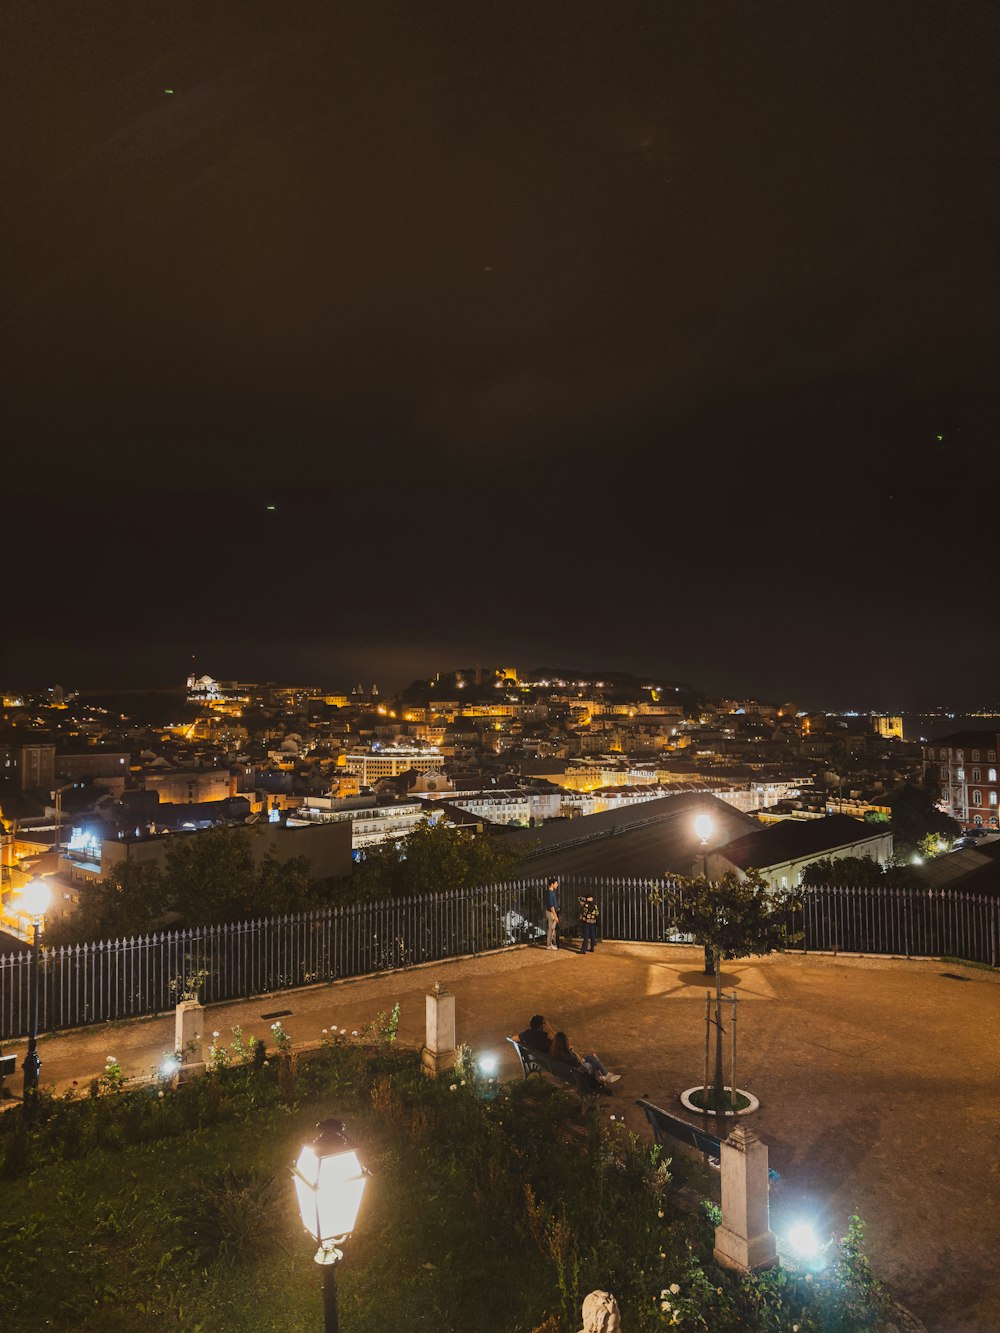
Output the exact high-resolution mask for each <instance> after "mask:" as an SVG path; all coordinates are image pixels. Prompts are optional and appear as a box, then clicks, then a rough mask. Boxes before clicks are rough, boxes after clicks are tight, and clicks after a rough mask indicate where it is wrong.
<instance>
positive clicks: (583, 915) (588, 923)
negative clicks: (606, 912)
mask: <svg viewBox="0 0 1000 1333" xmlns="http://www.w3.org/2000/svg"><path fill="white" fill-rule="evenodd" d="M600 915H601V909H600V908H599V907H598V906H597V903H595V902H594V895H593V894H592V893H588V894H587V896H586V898H581V899H580V925H581V926H582V927H583V944H582V946H581V948H580V952H581V953H586V952H587V945H588V943H589V945H590V952H591V953H593V952H594V950H595V949H596V948H597V918H598V917H599V916H600Z"/></svg>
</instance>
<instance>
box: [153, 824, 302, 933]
mask: <svg viewBox="0 0 1000 1333" xmlns="http://www.w3.org/2000/svg"><path fill="white" fill-rule="evenodd" d="M257 835H258V831H257V830H254V829H249V828H212V829H206V830H205V832H204V833H199V834H197V836H195V837H192V838H184V837H178V838H172V839H171V840H170V842H169V843H168V845H167V854H166V865H165V867H164V872H163V887H164V896H165V899H166V901H167V903H168V904H169V907H170V908H171V910H173V911H175V912H177V913H178V914H179V915H180V917H181V919H182V920H183V922H184V924H185V925H187V926H196V925H202V924H209V923H216V922H220V921H239V920H242V919H244V918H246V917H255V916H277V915H280V914H282V913H285V912H300V911H304V910H306V909H308V908H309V907H313V906H316V899H315V896H314V895H312V894H310V892H309V890H310V887H311V885H312V876H311V875H310V872H309V862H308V860H307V859H306V858H305V857H301V856H299V857H293V858H292V859H291V860H289V861H278V860H276V859H275V858H274V857H271V856H266V857H264V859H263V861H262V862H261V865H260V867H259V868H258V867H257V866H256V865H255V863H254V856H253V839H254V838H255V837H256V836H257Z"/></svg>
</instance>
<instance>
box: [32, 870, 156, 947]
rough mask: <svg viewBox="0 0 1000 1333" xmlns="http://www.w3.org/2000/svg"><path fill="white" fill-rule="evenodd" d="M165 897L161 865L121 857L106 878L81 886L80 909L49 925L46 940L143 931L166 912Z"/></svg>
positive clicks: (72, 941)
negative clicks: (124, 859)
mask: <svg viewBox="0 0 1000 1333" xmlns="http://www.w3.org/2000/svg"><path fill="white" fill-rule="evenodd" d="M163 901H164V899H163V875H162V873H161V871H160V869H159V867H158V866H156V865H151V864H149V863H143V862H141V861H138V862H137V861H120V862H119V863H118V865H116V866H115V867H114V869H113V870H111V871H109V872H108V874H107V875H105V876H104V877H103V879H98V880H91V881H89V882H87V883H85V884H83V885H82V886H81V888H80V896H79V902H78V904H77V910H76V911H75V912H74V913H73V915H72V916H70V917H66V918H63V919H61V920H58V921H54V922H53V923H52V924H51V925H50V926H47V928H46V931H45V942H46V944H48V945H50V946H58V945H60V944H75V943H77V942H78V941H80V940H108V939H128V938H130V937H131V936H133V935H141V934H143V933H144V932H146V931H148V930H149V929H150V928H151V924H152V922H153V921H154V920H155V919H156V918H157V917H158V916H162V915H163V913H164V907H163Z"/></svg>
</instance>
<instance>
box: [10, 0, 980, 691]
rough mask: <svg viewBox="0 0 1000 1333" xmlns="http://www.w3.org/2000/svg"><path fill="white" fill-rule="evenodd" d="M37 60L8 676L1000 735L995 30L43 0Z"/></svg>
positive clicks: (29, 47) (23, 227) (17, 116)
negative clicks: (982, 722)
mask: <svg viewBox="0 0 1000 1333" xmlns="http://www.w3.org/2000/svg"><path fill="white" fill-rule="evenodd" d="M0 52H2V54H0V114H2V123H3V124H4V126H5V133H4V136H3V138H4V142H3V146H2V148H0V179H2V181H3V188H2V191H0V226H2V242H3V243H2V245H0V266H2V293H3V300H2V305H3V314H2V320H3V323H2V335H3V346H2V349H0V350H2V366H3V369H2V411H3V422H2V426H3V438H4V441H5V445H4V450H5V467H4V475H5V485H4V491H5V503H4V534H5V546H6V548H7V552H8V554H7V557H6V560H5V572H6V577H5V580H4V595H5V600H6V602H7V605H8V614H7V616H5V618H4V619H5V621H6V623H7V626H8V628H9V631H10V632H9V633H7V634H6V636H5V637H6V643H5V651H4V655H3V660H2V679H3V682H6V683H7V684H8V685H10V684H22V685H30V684H33V683H51V682H53V681H60V682H61V683H63V684H66V685H72V684H105V683H114V684H129V683H135V684H140V683H147V682H148V683H152V684H162V685H168V684H177V683H179V682H180V681H181V680H182V678H183V676H184V674H185V672H186V670H187V669H188V666H189V664H190V663H191V661H192V658H193V660H194V661H195V664H196V665H197V666H198V668H199V669H200V670H206V671H209V672H210V673H212V674H214V675H218V676H238V677H242V678H250V679H254V678H257V679H260V678H273V679H283V680H296V679H297V680H316V681H317V682H320V683H326V684H330V685H345V684H350V683H351V682H352V681H355V680H358V679H364V680H366V681H370V680H372V679H374V680H377V681H378V682H379V684H380V686H381V687H382V688H383V689H389V688H392V687H394V686H397V685H400V684H402V683H404V682H406V681H408V680H410V679H411V678H413V677H415V676H418V675H425V674H429V673H431V672H433V671H434V670H436V669H441V670H446V669H449V668H451V667H454V666H456V665H463V664H465V663H475V662H482V663H483V664H484V665H485V664H496V663H500V662H504V663H510V664H512V665H517V666H519V667H522V668H528V667H531V666H534V665H539V664H543V663H545V664H565V665H578V666H580V667H582V668H587V667H598V668H599V667H603V668H609V669H610V668H618V669H623V670H635V671H637V672H640V673H649V674H651V675H653V674H655V675H658V676H663V677H668V678H673V679H683V680H687V681H690V682H691V683H692V684H694V685H695V686H696V687H699V688H703V689H706V690H710V691H713V692H720V693H721V692H725V693H742V692H747V693H756V694H758V695H760V696H761V697H765V698H774V699H778V700H785V699H793V700H796V701H799V702H801V703H802V704H803V706H812V707H820V706H824V705H827V706H845V707H846V706H852V705H853V706H856V707H868V706H872V707H901V706H907V707H915V706H922V705H925V704H933V703H939V702H945V703H951V704H954V705H955V706H958V707H969V706H975V705H977V704H981V703H997V702H1000V683H998V676H997V671H996V658H997V651H998V649H1000V642H998V638H1000V636H998V634H997V630H996V624H997V616H996V605H997V593H996V587H997V580H998V574H1000V569H998V559H997V539H996V531H997V516H998V500H1000V495H998V489H1000V488H998V486H997V480H996V478H997V407H998V400H1000V393H998V382H997V352H998V340H997V333H996V327H997V310H998V308H1000V301H998V297H1000V272H998V244H997V238H998V236H1000V225H998V224H1000V207H998V202H1000V200H998V195H1000V187H998V171H997V161H996V148H997V144H998V143H1000V125H998V118H1000V117H998V109H997V97H996V86H997V69H998V55H1000V8H998V6H997V5H996V3H995V0H984V2H983V3H980V2H979V0H961V3H947V2H944V0H942V2H935V3H919V2H916V0H909V2H908V3H905V4H902V3H895V0H878V3H872V0H863V3H856V2H855V0H837V2H836V3H828V2H824V3H822V4H819V3H813V2H812V0H788V2H787V3H779V2H777V0H772V2H770V3H761V4H755V3H748V2H747V0H733V2H732V3H728V2H726V0H722V2H716V3H711V4H709V3H667V2H666V0H661V2H660V3H644V4H628V3H615V4H613V5H611V4H601V5H598V4H588V3H573V4H555V3H552V4H546V3H538V2H537V0H533V2H532V3H530V4H529V3H523V4H518V3H510V2H509V0H504V3H488V0H475V3H469V2H468V0H460V2H457V3H435V2H434V0H429V2H428V3H417V2H416V0H405V2H404V0H399V2H398V3H382V2H381V0H357V3H355V4H346V5H332V4H329V3H323V4H315V5H310V4H295V3H288V4H284V3H282V4H277V3H270V2H269V3H262V2H260V0H239V3H232V4H227V3H218V2H215V3H207V4H206V3H203V2H202V0H199V2H198V3H189V4H183V3H178V0H169V2H168V3H164V2H161V0H145V2H144V3H143V4H141V5H131V4H126V3H124V2H123V3H107V4H90V5H88V4H80V3H73V4H68V3H59V2H58V0H46V3H45V4H38V3H37V2H36V0H22V2H20V3H18V2H17V0H15V2H14V3H9V4H7V5H6V6H5V8H4V10H3V12H2V16H0ZM167 90H172V91H167ZM269 506H274V508H273V509H272V508H269Z"/></svg>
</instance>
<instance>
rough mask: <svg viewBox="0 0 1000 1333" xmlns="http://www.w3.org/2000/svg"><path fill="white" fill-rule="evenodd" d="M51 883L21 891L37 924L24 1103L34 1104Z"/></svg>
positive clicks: (35, 882) (39, 883) (36, 881)
mask: <svg viewBox="0 0 1000 1333" xmlns="http://www.w3.org/2000/svg"><path fill="white" fill-rule="evenodd" d="M51 897H52V893H51V890H50V889H49V886H48V885H47V884H46V883H45V882H44V881H43V880H40V879H33V880H32V881H31V883H30V884H26V885H25V886H24V888H23V889H22V890H21V904H20V906H21V909H22V911H23V912H24V914H25V915H26V916H30V917H31V922H32V925H33V927H34V932H33V937H32V943H31V1008H30V1010H29V1011H28V1051H27V1054H26V1055H25V1057H24V1064H23V1065H22V1066H21V1068H22V1069H23V1070H24V1086H23V1097H24V1102H25V1105H28V1104H29V1103H33V1102H34V1099H35V1097H36V1095H37V1093H38V1071H39V1070H40V1069H41V1067H42V1062H41V1060H40V1059H39V1058H38V991H39V983H40V980H41V972H42V966H41V953H42V918H43V917H44V916H45V911H46V908H47V907H48V905H49V902H50V900H51Z"/></svg>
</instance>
